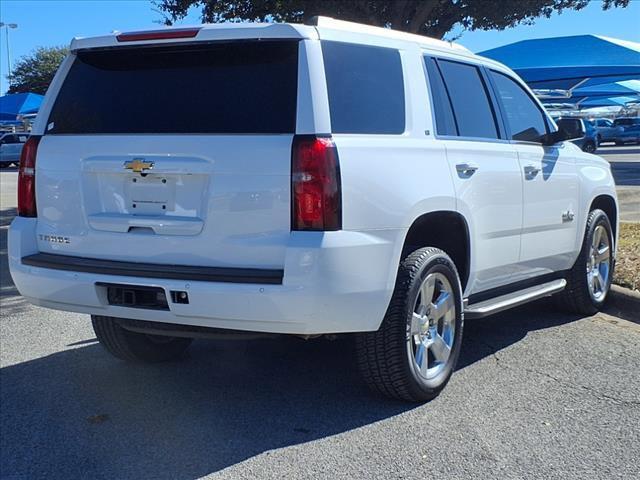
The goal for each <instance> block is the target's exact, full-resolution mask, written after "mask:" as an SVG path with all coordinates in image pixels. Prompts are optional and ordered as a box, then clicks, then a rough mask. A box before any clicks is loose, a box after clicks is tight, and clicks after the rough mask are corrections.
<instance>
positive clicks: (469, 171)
mask: <svg viewBox="0 0 640 480" xmlns="http://www.w3.org/2000/svg"><path fill="white" fill-rule="evenodd" d="M478 168H480V167H478V165H476V164H475V163H458V164H457V165H456V171H457V172H458V175H459V176H461V177H467V178H468V177H470V176H471V175H473V174H474V173H476V170H478Z"/></svg>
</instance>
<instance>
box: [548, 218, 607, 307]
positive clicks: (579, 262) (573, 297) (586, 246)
mask: <svg viewBox="0 0 640 480" xmlns="http://www.w3.org/2000/svg"><path fill="white" fill-rule="evenodd" d="M598 226H602V227H603V228H604V229H605V231H606V234H607V240H608V242H609V243H608V244H609V271H608V275H607V281H606V282H605V287H604V290H603V291H604V295H603V296H602V298H599V299H596V298H594V296H593V295H592V294H591V292H590V287H589V282H588V278H587V266H588V264H589V260H590V257H591V244H592V241H593V236H594V232H595V230H596V228H597V227H598ZM614 267H615V262H614V261H613V233H612V229H611V222H609V217H608V216H607V214H606V213H605V212H603V211H602V210H599V209H595V210H592V211H591V212H589V217H588V218H587V227H586V229H585V234H584V239H583V241H582V248H581V250H580V254H579V255H578V258H577V259H576V262H575V263H574V265H573V267H572V268H571V270H569V273H568V274H567V276H566V280H567V286H566V288H565V289H564V290H563V291H562V292H560V293H558V294H557V295H556V296H555V299H556V304H557V305H558V307H560V308H561V309H562V310H564V311H568V312H571V313H579V314H582V315H593V314H595V313H596V312H598V311H599V310H600V309H601V308H602V307H603V305H604V303H605V302H606V300H607V293H608V292H609V288H610V287H611V279H612V278H613V272H614Z"/></svg>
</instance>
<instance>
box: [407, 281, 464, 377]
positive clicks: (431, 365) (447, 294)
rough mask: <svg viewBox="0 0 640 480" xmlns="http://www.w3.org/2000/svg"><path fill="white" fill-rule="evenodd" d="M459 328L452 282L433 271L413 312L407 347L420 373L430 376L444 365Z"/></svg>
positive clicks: (423, 286)
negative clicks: (456, 330) (457, 326)
mask: <svg viewBox="0 0 640 480" xmlns="http://www.w3.org/2000/svg"><path fill="white" fill-rule="evenodd" d="M455 329H456V302H455V296H454V292H453V288H452V286H451V283H450V282H449V280H448V279H447V277H445V276H444V275H443V274H442V273H437V272H435V273H430V274H429V275H427V277H426V278H425V279H424V280H423V282H422V285H421V286H420V293H419V294H418V297H417V298H416V302H415V305H414V307H413V313H412V315H411V325H410V326H409V335H408V336H407V337H408V338H407V351H408V353H409V358H410V359H413V361H414V363H415V367H416V370H417V371H418V372H419V374H420V376H422V377H424V378H425V379H427V380H430V379H432V378H434V377H436V376H437V375H438V374H440V372H441V371H442V370H443V369H444V368H445V366H446V364H447V360H449V356H450V355H451V349H452V348H453V340H454V337H455Z"/></svg>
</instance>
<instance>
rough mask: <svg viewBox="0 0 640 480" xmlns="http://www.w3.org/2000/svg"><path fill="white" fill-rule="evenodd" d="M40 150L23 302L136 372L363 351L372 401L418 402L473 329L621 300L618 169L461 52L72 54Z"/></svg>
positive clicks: (325, 22)
mask: <svg viewBox="0 0 640 480" xmlns="http://www.w3.org/2000/svg"><path fill="white" fill-rule="evenodd" d="M33 133H34V135H33V136H32V137H31V138H30V139H29V141H28V142H27V144H26V146H25V148H24V151H23V156H22V163H21V168H20V180H19V206H18V211H19V216H18V217H17V218H16V219H15V220H14V221H13V223H12V225H11V229H10V233H9V261H10V268H11V274H12V276H13V279H14V281H15V284H16V286H17V287H18V289H19V290H20V292H21V294H22V295H23V296H24V297H25V298H26V299H27V300H29V301H30V302H32V303H34V304H37V305H41V306H44V307H49V308H55V309H61V310H67V311H73V312H82V313H87V314H90V315H91V316H92V322H93V327H94V329H95V332H96V335H97V337H98V340H99V341H100V342H101V343H102V345H103V346H104V347H105V348H106V349H107V350H108V351H109V352H111V353H112V354H113V355H115V356H116V357H119V358H122V359H125V360H133V361H141V360H142V361H161V360H169V359H174V358H176V357H179V356H180V355H181V354H182V353H183V352H184V350H185V349H186V348H187V347H188V345H189V343H190V341H191V337H200V336H208V335H213V334H217V335H219V334H220V333H221V332H227V331H235V332H236V333H237V332H238V331H245V332H268V333H279V334H291V335H299V336H303V337H305V338H308V337H311V336H315V335H322V334H341V333H350V332H355V333H357V335H356V338H357V340H356V343H357V347H356V348H357V351H358V363H359V366H360V368H361V370H362V373H363V375H364V378H365V380H366V382H367V383H368V384H369V385H370V386H371V387H372V388H373V389H375V390H377V391H379V392H382V393H384V394H386V395H390V396H393V397H397V398H402V399H406V400H410V401H424V400H428V399H431V398H433V397H435V396H436V395H437V394H438V393H439V392H440V391H441V390H442V388H444V386H445V385H446V383H447V381H448V380H449V377H450V376H451V373H452V372H453V370H454V367H455V365H456V361H457V359H458V355H459V353H460V345H461V341H462V334H463V325H464V320H468V319H472V318H479V317H483V316H486V315H490V314H493V313H495V312H499V311H502V310H504V309H507V308H510V307H513V306H516V305H520V304H523V303H525V302H529V301H532V300H535V299H538V298H540V297H543V296H549V295H552V294H555V295H556V297H557V300H558V303H559V304H561V305H562V306H563V307H564V308H566V309H569V310H571V311H574V312H578V313H581V314H592V313H594V312H596V311H597V310H598V309H599V308H600V307H601V306H602V305H603V303H604V301H605V299H606V297H607V292H608V291H609V286H610V283H611V278H612V273H613V266H614V258H615V245H616V235H617V230H618V229H617V225H618V221H617V217H618V214H617V212H618V207H617V201H616V193H615V188H614V181H613V178H612V176H611V172H610V168H609V165H608V163H607V162H606V161H604V160H602V159H601V158H599V157H596V156H594V155H590V154H586V153H584V152H582V151H580V149H579V148H578V147H576V146H575V145H573V144H571V143H570V142H567V141H564V140H568V139H571V138H576V137H580V136H582V135H584V132H580V131H576V132H567V131H564V130H562V131H558V130H557V129H556V126H555V124H554V123H553V121H552V120H551V119H550V118H549V117H548V116H547V114H546V113H545V110H544V108H543V107H542V105H541V104H540V103H539V102H538V101H537V100H536V99H535V97H534V96H533V95H532V94H531V92H530V90H529V89H528V88H527V86H526V85H525V84H524V83H523V82H522V81H521V80H520V79H519V78H518V77H517V76H516V75H515V74H514V73H513V72H512V71H511V70H509V69H508V68H506V67H505V66H504V65H501V64H499V63H496V62H494V61H492V60H488V59H485V58H481V57H478V56H476V55H473V54H472V53H471V52H469V51H468V50H466V49H465V48H463V47H461V46H459V45H455V44H451V43H447V42H442V41H438V40H432V39H429V38H425V37H422V36H416V35H409V34H405V33H400V32H396V31H393V30H388V29H382V28H374V27H368V26H364V25H358V24H353V23H347V22H341V21H336V20H332V19H327V18H319V19H316V20H315V21H314V23H313V24H311V25H295V24H223V25H203V26H201V27H197V28H188V29H185V28H172V29H163V30H158V31H147V32H134V33H121V34H114V35H106V36H101V37H95V38H83V39H74V40H73V42H72V43H71V53H70V55H69V56H68V58H67V59H66V60H65V61H64V63H63V64H62V66H61V67H60V70H59V71H58V73H57V75H56V77H55V79H54V81H53V83H52V84H51V87H50V89H49V91H48V93H47V96H46V98H45V100H44V103H43V105H42V107H41V109H40V113H39V116H38V119H37V121H36V124H35V125H34V131H33Z"/></svg>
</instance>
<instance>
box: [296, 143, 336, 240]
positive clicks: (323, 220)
mask: <svg viewBox="0 0 640 480" xmlns="http://www.w3.org/2000/svg"><path fill="white" fill-rule="evenodd" d="M291 203H292V205H291V212H292V221H291V229H292V230H340V229H341V228H342V194H341V191H340V164H339V162H338V151H337V150H336V146H335V144H334V143H333V140H331V138H330V137H316V136H315V135H296V136H295V137H294V138H293V147H292V152H291Z"/></svg>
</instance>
